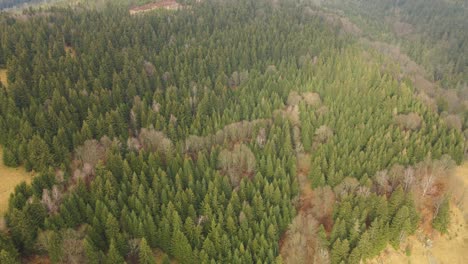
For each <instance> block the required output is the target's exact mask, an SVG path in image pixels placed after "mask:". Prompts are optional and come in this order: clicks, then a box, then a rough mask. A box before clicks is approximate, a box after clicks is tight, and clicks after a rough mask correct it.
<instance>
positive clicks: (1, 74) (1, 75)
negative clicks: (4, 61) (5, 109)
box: [0, 69, 8, 87]
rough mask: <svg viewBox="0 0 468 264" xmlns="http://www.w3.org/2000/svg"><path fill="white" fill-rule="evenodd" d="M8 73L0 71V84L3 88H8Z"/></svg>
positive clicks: (4, 70) (3, 70)
mask: <svg viewBox="0 0 468 264" xmlns="http://www.w3.org/2000/svg"><path fill="white" fill-rule="evenodd" d="M7 75H8V71H7V70H6V69H0V82H1V83H2V84H3V85H5V87H7V86H8V78H7Z"/></svg>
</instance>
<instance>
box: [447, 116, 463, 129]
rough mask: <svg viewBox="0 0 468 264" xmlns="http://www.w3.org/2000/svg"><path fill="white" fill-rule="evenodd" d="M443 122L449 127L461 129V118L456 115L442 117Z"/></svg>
mask: <svg viewBox="0 0 468 264" xmlns="http://www.w3.org/2000/svg"><path fill="white" fill-rule="evenodd" d="M444 122H445V124H447V126H448V127H450V128H453V129H456V130H457V131H461V130H462V120H461V118H460V117H459V116H458V115H448V116H446V117H445V118H444Z"/></svg>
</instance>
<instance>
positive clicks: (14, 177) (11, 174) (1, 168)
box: [0, 147, 33, 215]
mask: <svg viewBox="0 0 468 264" xmlns="http://www.w3.org/2000/svg"><path fill="white" fill-rule="evenodd" d="M32 177H33V175H32V174H31V173H29V172H27V171H26V170H25V169H24V168H21V167H20V168H10V167H7V166H5V164H3V149H2V148H1V147H0V215H3V214H4V213H5V212H6V210H7V209H8V199H9V198H10V194H11V193H12V192H13V191H14V189H15V187H16V185H18V184H20V183H21V182H23V181H26V182H28V183H29V182H31V179H32Z"/></svg>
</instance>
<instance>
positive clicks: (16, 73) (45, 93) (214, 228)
mask: <svg viewBox="0 0 468 264" xmlns="http://www.w3.org/2000/svg"><path fill="white" fill-rule="evenodd" d="M312 8H314V7H313V6H309V4H307V3H303V4H299V3H296V2H293V1H291V2H289V1H285V2H275V3H271V2H270V1H257V0H235V1H203V2H202V3H198V4H193V5H191V6H187V7H186V8H182V9H180V10H178V11H167V10H158V11H155V12H147V13H144V14H139V15H135V16H131V15H130V14H129V12H128V9H126V8H123V7H122V6H118V5H108V6H107V7H106V8H104V9H102V10H88V9H72V8H53V9H51V10H47V11H44V10H42V11H40V12H39V11H38V12H34V11H28V18H27V19H20V18H15V17H13V16H10V15H9V14H1V15H0V67H1V68H5V69H6V70H7V71H8V76H7V78H8V87H6V86H5V85H3V84H0V144H1V145H2V146H3V150H4V156H3V161H4V163H5V164H6V165H8V166H13V167H14V166H24V167H25V168H26V169H27V170H33V171H35V172H36V174H37V176H35V177H34V178H33V180H32V183H31V184H26V183H23V184H20V185H18V186H17V187H16V189H15V191H14V193H13V194H12V196H11V197H10V201H9V209H8V212H7V214H6V225H7V230H8V232H4V233H2V232H1V231H0V263H17V262H19V261H21V260H22V261H25V262H28V260H30V257H31V256H42V257H44V258H46V259H48V260H50V261H51V262H52V263H123V262H124V261H126V262H127V263H155V262H156V260H155V257H154V254H153V251H154V250H156V249H158V250H162V251H163V252H164V254H165V256H164V257H163V259H162V260H159V259H158V261H161V262H162V263H170V261H176V262H178V263H306V262H309V261H310V260H313V261H314V262H315V263H342V262H344V263H359V262H360V260H365V259H368V258H371V257H373V256H375V255H377V254H378V253H379V252H380V251H381V250H382V249H383V248H384V247H385V246H386V245H387V244H388V243H390V244H391V245H393V246H395V247H398V245H399V244H400V243H401V242H402V241H403V240H404V238H405V237H406V236H407V235H410V234H412V233H414V231H415V230H416V228H417V227H418V226H420V225H424V224H427V225H429V226H433V228H435V229H437V230H439V231H440V232H445V231H446V228H447V222H448V215H447V213H446V212H447V210H448V200H447V198H446V196H445V192H446V191H447V189H448V184H447V177H446V176H447V175H448V174H449V173H450V171H451V169H452V168H453V167H454V165H455V163H457V164H460V163H461V162H462V161H463V154H464V152H463V151H464V137H463V134H462V133H461V131H460V129H457V128H456V127H453V126H451V125H450V124H449V123H447V122H446V121H445V120H444V119H443V118H442V117H441V116H440V115H439V113H438V112H437V111H434V110H433V109H431V108H429V107H428V106H427V105H426V104H424V103H422V102H421V101H420V100H418V99H417V97H416V96H414V93H415V90H414V87H413V84H412V82H411V81H410V80H409V79H408V78H406V77H405V76H404V75H403V77H402V78H400V77H401V76H402V75H401V72H400V69H399V67H398V65H396V64H394V63H393V62H392V61H390V60H388V59H387V58H385V57H383V56H381V55H380V54H379V53H377V52H375V51H372V50H364V49H363V48H362V47H361V46H360V45H359V44H358V43H357V41H356V39H355V38H354V37H352V36H349V35H347V34H343V31H342V30H341V29H340V28H339V27H333V26H330V25H329V24H328V23H326V21H324V20H323V18H322V17H320V16H317V15H316V14H315V13H314V12H310V10H311V9H312ZM302 176H304V179H303V178H301V177H302ZM0 177H1V175H0ZM304 184H308V185H310V187H312V192H313V193H314V201H312V203H311V204H310V205H308V206H307V211H305V210H306V209H305V206H303V205H304V204H305V202H304V201H302V200H301V199H299V197H300V192H301V185H304ZM303 212H307V214H306V215H307V217H304V219H302V218H301V216H303V215H305V214H303ZM298 225H302V226H307V227H309V228H308V233H301V232H296V231H295V230H297V226H298ZM301 236H306V237H301ZM295 237H299V239H298V240H294V238H295ZM291 238H292V239H291ZM302 241H306V242H307V243H305V244H304V243H302ZM302 249H304V250H302ZM294 250H297V251H298V252H294ZM284 252H286V253H284ZM307 254H312V255H311V256H309V255H307Z"/></svg>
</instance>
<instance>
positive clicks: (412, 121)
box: [395, 113, 423, 130]
mask: <svg viewBox="0 0 468 264" xmlns="http://www.w3.org/2000/svg"><path fill="white" fill-rule="evenodd" d="M422 121H423V120H422V118H421V117H420V116H419V115H418V114H417V113H409V114H407V115H405V114H400V115H397V116H395V122H396V123H397V124H398V125H399V126H400V127H401V128H402V129H405V130H417V129H419V128H420V127H421V124H422Z"/></svg>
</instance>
